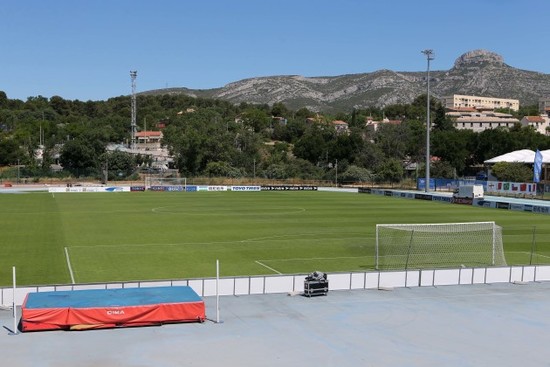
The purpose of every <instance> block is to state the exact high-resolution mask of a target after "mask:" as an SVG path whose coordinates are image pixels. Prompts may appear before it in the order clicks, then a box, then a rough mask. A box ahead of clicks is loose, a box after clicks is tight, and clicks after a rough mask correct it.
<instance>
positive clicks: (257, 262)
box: [255, 260, 283, 275]
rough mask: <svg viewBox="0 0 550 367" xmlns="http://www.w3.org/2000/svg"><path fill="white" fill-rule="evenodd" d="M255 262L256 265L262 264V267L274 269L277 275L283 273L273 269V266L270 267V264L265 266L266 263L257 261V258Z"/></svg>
mask: <svg viewBox="0 0 550 367" xmlns="http://www.w3.org/2000/svg"><path fill="white" fill-rule="evenodd" d="M255 263H256V264H258V265H261V266H263V267H264V268H268V269H269V270H271V271H274V272H275V273H277V274H279V275H283V273H281V272H279V271H277V270H275V269H273V268H272V267H270V266H267V265H266V264H264V263H261V262H260V261H257V260H256V261H255Z"/></svg>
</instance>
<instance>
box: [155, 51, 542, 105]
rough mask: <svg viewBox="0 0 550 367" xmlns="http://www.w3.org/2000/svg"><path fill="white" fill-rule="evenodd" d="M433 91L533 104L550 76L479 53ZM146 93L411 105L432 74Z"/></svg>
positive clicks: (438, 78)
mask: <svg viewBox="0 0 550 367" xmlns="http://www.w3.org/2000/svg"><path fill="white" fill-rule="evenodd" d="M430 90H431V93H432V95H433V96H434V97H443V96H446V95H452V94H467V95H481V96H487V97H497V98H513V99H519V101H520V104H521V105H532V104H537V103H538V99H539V97H541V96H548V95H550V74H543V73H538V72H534V71H527V70H521V69H517V68H514V67H511V66H509V65H507V64H505V63H504V59H503V58H502V56H500V55H498V54H496V53H493V52H489V51H485V50H475V51H470V52H467V53H465V54H463V55H462V56H460V57H459V58H457V59H456V62H455V64H454V66H453V67H452V68H451V69H450V70H447V71H440V70H435V71H431V72H430ZM145 93H154V94H163V93H170V94H173V93H185V94H188V95H191V96H197V97H210V98H220V99H225V100H228V101H231V102H233V103H241V102H248V103H262V104H263V103H267V104H273V103H276V102H283V103H284V104H285V105H286V106H287V107H289V108H291V109H294V110H296V109H299V108H301V107H307V108H309V109H310V110H313V111H327V112H329V111H333V112H334V111H349V110H351V109H352V108H354V107H355V108H365V107H369V106H377V107H383V106H385V105H390V104H396V103H410V102H411V101H412V100H413V99H414V98H416V97H417V96H419V95H421V94H424V93H426V72H425V71H420V72H396V71H392V70H379V71H376V72H372V73H363V74H351V75H341V76H332V77H303V76H299V75H289V76H271V77H261V78H250V79H244V80H240V81H236V82H233V83H230V84H227V85H226V86H224V87H222V88H217V89H209V90H192V89H187V88H171V89H160V90H154V91H149V92H145Z"/></svg>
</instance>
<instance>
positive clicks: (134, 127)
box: [130, 71, 137, 149]
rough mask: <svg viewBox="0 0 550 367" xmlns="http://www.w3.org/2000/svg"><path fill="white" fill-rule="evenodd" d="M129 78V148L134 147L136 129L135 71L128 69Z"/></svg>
mask: <svg viewBox="0 0 550 367" xmlns="http://www.w3.org/2000/svg"><path fill="white" fill-rule="evenodd" d="M130 78H131V79H132V123H131V128H132V142H131V145H130V148H132V149H136V131H137V124H136V78H137V71H130Z"/></svg>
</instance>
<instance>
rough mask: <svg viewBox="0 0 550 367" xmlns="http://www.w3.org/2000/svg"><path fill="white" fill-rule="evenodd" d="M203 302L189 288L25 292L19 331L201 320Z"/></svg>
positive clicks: (144, 324) (203, 316) (96, 327)
mask: <svg viewBox="0 0 550 367" xmlns="http://www.w3.org/2000/svg"><path fill="white" fill-rule="evenodd" d="M205 318H206V315H205V307H204V301H203V300H202V299H200V297H199V296H198V295H197V294H196V293H195V292H194V291H193V290H192V289H191V288H190V287H158V288H132V289H107V290H79V291H61V292H43V293H29V294H28V295H27V297H26V299H25V301H24V303H23V307H22V317H21V327H22V330H23V331H38V330H56V329H66V330H67V329H69V330H83V329H100V328H112V327H128V326H146V325H160V324H165V323H176V322H193V321H198V322H202V321H204V320H205Z"/></svg>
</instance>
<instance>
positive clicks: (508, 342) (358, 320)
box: [0, 283, 550, 367]
mask: <svg viewBox="0 0 550 367" xmlns="http://www.w3.org/2000/svg"><path fill="white" fill-rule="evenodd" d="M205 301H206V305H207V315H208V317H209V318H215V316H216V309H215V298H212V297H208V298H206V299H205ZM220 306H221V307H220V318H221V320H222V321H223V323H220V324H216V323H214V322H212V321H207V322H205V323H203V324H195V323H193V324H176V325H164V326H161V327H143V328H125V329H109V330H89V331H72V332H67V331H46V332H34V333H24V334H19V335H9V333H8V331H7V330H6V328H10V327H11V326H12V325H13V319H11V311H0V324H1V325H2V326H4V329H2V333H0V350H1V353H0V364H1V365H3V366H18V367H25V366H29V367H30V366H33V367H36V366H56V367H64V366H71V367H73V366H79V367H84V366H94V367H96V366H100V367H110V366H132V367H138V366H139V367H142V366H167V367H171V366H217V365H219V366H262V367H270V366H299V367H306V366H315V367H319V366H338V367H346V366H399V367H403V366H446V367H450V366H461V367H464V366H499V367H503V366H514V367H518V366H520V367H523V366H530V367H532V366H550V283H529V284H527V285H517V284H507V283H506V284H493V285H468V286H446V287H437V288H434V287H425V288H411V289H407V288H401V289H395V290H393V291H378V290H360V291H331V292H329V294H328V295H327V296H320V297H313V298H306V297H302V296H287V295H285V294H276V295H258V296H240V297H235V296H228V297H221V298H220Z"/></svg>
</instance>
